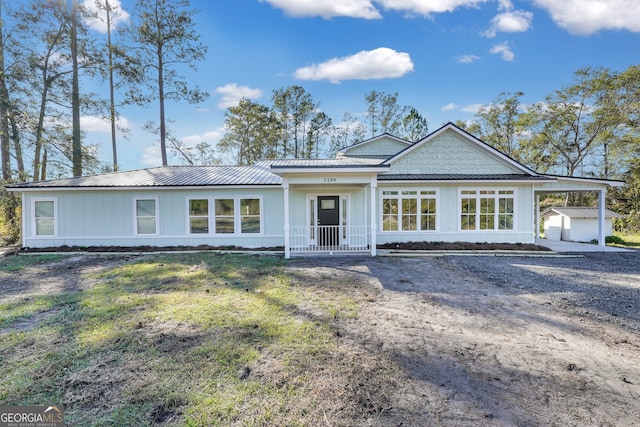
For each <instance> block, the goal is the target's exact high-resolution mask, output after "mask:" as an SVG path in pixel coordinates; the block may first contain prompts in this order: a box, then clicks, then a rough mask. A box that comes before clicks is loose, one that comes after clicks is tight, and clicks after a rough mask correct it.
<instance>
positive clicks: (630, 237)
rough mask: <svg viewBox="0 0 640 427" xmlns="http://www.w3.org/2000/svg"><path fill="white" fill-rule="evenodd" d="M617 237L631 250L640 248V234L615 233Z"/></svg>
mask: <svg viewBox="0 0 640 427" xmlns="http://www.w3.org/2000/svg"><path fill="white" fill-rule="evenodd" d="M613 234H614V235H615V236H618V237H620V238H621V239H622V240H624V245H622V246H625V247H630V248H637V247H640V233H635V234H632V233H618V232H616V233H613Z"/></svg>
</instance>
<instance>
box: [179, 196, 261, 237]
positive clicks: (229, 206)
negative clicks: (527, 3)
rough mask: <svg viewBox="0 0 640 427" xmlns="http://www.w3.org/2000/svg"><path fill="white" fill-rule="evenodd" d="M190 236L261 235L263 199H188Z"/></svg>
mask: <svg viewBox="0 0 640 427" xmlns="http://www.w3.org/2000/svg"><path fill="white" fill-rule="evenodd" d="M186 203H187V211H188V212H187V215H188V223H187V229H188V233H189V234H220V235H234V234H260V233H262V199H261V198H260V197H247V198H240V197H229V198H221V199H187V201H186Z"/></svg>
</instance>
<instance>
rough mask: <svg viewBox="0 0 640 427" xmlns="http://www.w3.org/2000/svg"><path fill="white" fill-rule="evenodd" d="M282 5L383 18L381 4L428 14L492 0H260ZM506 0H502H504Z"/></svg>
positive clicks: (291, 11)
mask: <svg viewBox="0 0 640 427" xmlns="http://www.w3.org/2000/svg"><path fill="white" fill-rule="evenodd" d="M260 1H262V2H265V3H269V4H270V5H272V6H274V7H277V8H278V9H282V10H283V11H284V12H285V13H286V14H287V15H290V16H295V17H307V16H320V17H322V18H325V19H330V18H333V17H337V16H348V17H351V18H364V19H380V18H382V15H381V14H380V11H379V10H378V8H377V7H376V6H375V5H374V3H375V4H377V5H379V6H380V7H382V8H383V9H385V10H396V11H401V12H407V13H408V14H410V15H424V16H428V15H430V14H431V13H441V12H452V11H453V10H455V9H457V8H458V7H463V6H478V5H479V4H480V3H485V2H488V1H489V0H340V1H337V0H260ZM502 1H504V0H501V2H502Z"/></svg>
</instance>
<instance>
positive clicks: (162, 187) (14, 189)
mask: <svg viewBox="0 0 640 427" xmlns="http://www.w3.org/2000/svg"><path fill="white" fill-rule="evenodd" d="M216 188H238V189H246V188H282V184H217V185H179V186H170V185H144V186H142V185H141V186H122V187H116V186H113V187H107V186H102V187H98V186H87V187H69V186H60V187H52V186H42V187H33V186H29V187H7V191H10V192H15V193H34V192H42V191H149V190H154V191H155V190H162V191H171V190H208V189H216Z"/></svg>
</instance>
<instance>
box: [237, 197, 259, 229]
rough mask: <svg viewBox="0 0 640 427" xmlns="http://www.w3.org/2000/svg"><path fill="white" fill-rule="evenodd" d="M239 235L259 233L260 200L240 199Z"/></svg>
mask: <svg viewBox="0 0 640 427" xmlns="http://www.w3.org/2000/svg"><path fill="white" fill-rule="evenodd" d="M240 233H242V234H252V233H260V199H240Z"/></svg>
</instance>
